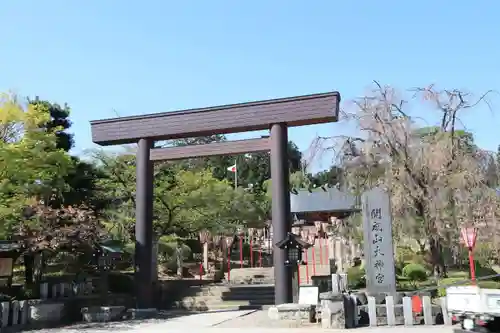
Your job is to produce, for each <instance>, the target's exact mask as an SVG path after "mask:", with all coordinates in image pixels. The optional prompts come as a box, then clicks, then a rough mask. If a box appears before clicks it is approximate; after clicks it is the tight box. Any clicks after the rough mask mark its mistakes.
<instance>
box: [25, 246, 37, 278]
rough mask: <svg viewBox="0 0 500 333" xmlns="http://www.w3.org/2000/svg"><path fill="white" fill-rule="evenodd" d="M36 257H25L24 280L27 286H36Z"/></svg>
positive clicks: (32, 255)
mask: <svg viewBox="0 0 500 333" xmlns="http://www.w3.org/2000/svg"><path fill="white" fill-rule="evenodd" d="M34 273H35V256H34V254H32V253H30V254H25V255H24V279H25V282H26V285H27V286H33V285H34V284H35V275H34Z"/></svg>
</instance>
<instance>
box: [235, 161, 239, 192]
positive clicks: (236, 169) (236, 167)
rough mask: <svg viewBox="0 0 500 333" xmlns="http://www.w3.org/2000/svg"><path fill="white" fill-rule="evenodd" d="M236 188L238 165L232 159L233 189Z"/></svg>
mask: <svg viewBox="0 0 500 333" xmlns="http://www.w3.org/2000/svg"><path fill="white" fill-rule="evenodd" d="M236 188H238V165H237V163H236V159H234V189H236Z"/></svg>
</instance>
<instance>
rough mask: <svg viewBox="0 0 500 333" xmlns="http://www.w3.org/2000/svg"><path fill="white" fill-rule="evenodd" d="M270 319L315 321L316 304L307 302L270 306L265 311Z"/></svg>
mask: <svg viewBox="0 0 500 333" xmlns="http://www.w3.org/2000/svg"><path fill="white" fill-rule="evenodd" d="M267 313H268V316H269V319H272V320H295V321H300V322H302V321H304V322H305V321H307V322H309V323H314V322H315V321H316V306H315V305H309V304H296V303H286V304H280V305H276V306H273V307H270V308H269V310H268V311H267Z"/></svg>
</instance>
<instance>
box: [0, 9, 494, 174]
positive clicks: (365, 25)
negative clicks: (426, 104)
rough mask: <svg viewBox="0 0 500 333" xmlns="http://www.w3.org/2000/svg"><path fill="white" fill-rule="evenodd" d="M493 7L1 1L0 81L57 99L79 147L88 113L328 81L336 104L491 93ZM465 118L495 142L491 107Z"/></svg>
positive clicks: (281, 92) (327, 130)
mask: <svg viewBox="0 0 500 333" xmlns="http://www.w3.org/2000/svg"><path fill="white" fill-rule="evenodd" d="M499 14H500V2H498V1H493V0H491V1H480V0H478V1H474V2H472V1H463V2H461V1H446V0H442V1H430V0H421V1H389V0H386V1H383V0H380V1H335V0H329V1H326V0H325V1H322V0H316V1H303V0H301V1H298V0H287V1H285V0H272V1H271V0H265V1H264V0H253V1H234V0H233V1H230V0H212V1H202V0H198V1H194V0H193V1H168V0H163V1H160V0H158V1H154V0H143V1H130V0H121V1H118V0H106V1H104V0H99V1H98V0H86V1H67V0H58V1H56V0H44V1H40V0H15V1H4V2H2V4H1V6H0V22H1V27H2V37H1V39H0V90H1V91H6V90H13V91H15V92H17V93H19V94H20V95H24V96H31V97H33V96H35V95H38V96H40V98H43V99H48V100H50V101H53V102H58V103H60V104H62V103H64V102H67V103H68V104H69V105H70V106H71V107H72V110H73V113H72V120H73V122H74V125H73V128H72V130H73V131H74V133H75V139H76V148H75V149H74V152H75V153H77V154H81V153H82V152H83V151H84V150H86V149H88V148H91V147H93V145H92V143H91V140H90V126H89V121H90V120H92V119H99V118H109V117H114V116H115V115H116V113H118V114H119V115H121V116H125V115H133V114H144V113H152V112H160V111H168V110H176V109H183V108H191V107H203V106H210V105H218V104H226V103H235V102H243V101H250V100H256V99H266V98H274V97H286V96H291V95H299V94H308V93H315V92H324V91H332V90H338V91H340V92H341V94H342V96H343V100H344V101H347V100H349V99H351V98H354V97H357V96H360V95H362V94H363V92H364V91H365V90H366V88H367V87H368V86H369V85H370V82H372V80H374V79H376V80H378V81H380V82H382V83H384V84H390V85H393V86H395V87H399V88H411V87H415V86H423V85H427V84H430V83H436V84H438V85H439V86H440V87H443V88H464V89H467V90H470V91H473V92H475V93H477V94H479V93H481V92H483V91H486V90H489V89H493V90H498V91H500V43H499V40H500V38H499V37H500V28H499V27H500V25H499V24H498V20H499V19H498V15H499ZM494 26H497V28H494ZM492 101H493V106H495V105H496V106H499V105H500V104H499V103H500V95H495V96H493V97H492ZM429 117H430V119H432V117H431V116H429ZM431 121H432V120H431ZM463 121H464V123H465V125H466V127H467V129H468V130H471V131H472V132H474V134H475V136H476V141H477V143H478V144H479V145H481V146H482V147H484V148H487V149H491V150H496V147H497V145H498V144H499V143H500V130H499V128H500V126H499V125H500V118H499V116H498V115H495V113H494V112H491V111H490V110H489V109H488V108H486V107H481V108H479V109H476V110H474V111H472V112H471V113H470V114H469V115H467V116H465V117H463ZM354 132H355V129H354V128H353V127H351V126H347V125H345V124H328V125H321V126H311V127H302V128H293V129H291V130H290V137H291V139H292V140H294V141H295V142H296V143H297V144H298V145H299V147H300V148H301V149H303V150H304V149H306V148H307V147H308V146H309V143H310V142H311V140H312V139H313V138H314V136H315V135H317V134H319V135H337V134H351V133H354ZM326 164H328V163H327V161H324V160H323V161H322V162H318V164H317V165H316V167H317V168H324V167H327V165H326Z"/></svg>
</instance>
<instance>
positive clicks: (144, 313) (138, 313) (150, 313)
mask: <svg viewBox="0 0 500 333" xmlns="http://www.w3.org/2000/svg"><path fill="white" fill-rule="evenodd" d="M157 313H158V310H157V309H155V308H149V309H128V310H127V314H128V318H129V319H149V318H153V317H154V316H156V314H157Z"/></svg>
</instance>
